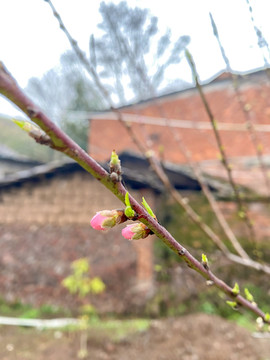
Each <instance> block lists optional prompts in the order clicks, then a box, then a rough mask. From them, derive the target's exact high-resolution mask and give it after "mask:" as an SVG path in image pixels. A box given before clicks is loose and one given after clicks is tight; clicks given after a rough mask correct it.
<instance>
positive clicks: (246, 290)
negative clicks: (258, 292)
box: [245, 288, 254, 303]
mask: <svg viewBox="0 0 270 360" xmlns="http://www.w3.org/2000/svg"><path fill="white" fill-rule="evenodd" d="M245 295H246V299H247V300H248V301H250V302H251V303H254V297H253V295H252V294H251V293H250V292H249V290H248V288H245Z"/></svg>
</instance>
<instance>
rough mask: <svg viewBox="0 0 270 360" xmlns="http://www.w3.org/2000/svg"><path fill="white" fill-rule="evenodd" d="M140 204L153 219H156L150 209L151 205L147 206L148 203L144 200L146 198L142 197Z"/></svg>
mask: <svg viewBox="0 0 270 360" xmlns="http://www.w3.org/2000/svg"><path fill="white" fill-rule="evenodd" d="M142 200H143V201H142V205H143V207H144V208H145V209H146V211H147V212H148V214H149V215H150V216H152V217H153V218H154V219H156V218H157V217H156V215H155V214H154V213H153V210H152V209H151V207H150V206H149V204H148V203H147V202H146V200H145V198H144V197H143V198H142Z"/></svg>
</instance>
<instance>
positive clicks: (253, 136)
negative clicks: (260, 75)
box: [209, 0, 270, 196]
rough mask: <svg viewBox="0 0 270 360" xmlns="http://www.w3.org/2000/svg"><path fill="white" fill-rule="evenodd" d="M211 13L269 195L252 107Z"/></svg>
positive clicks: (215, 32) (220, 47)
mask: <svg viewBox="0 0 270 360" xmlns="http://www.w3.org/2000/svg"><path fill="white" fill-rule="evenodd" d="M247 3H248V4H249V2H248V0H247ZM250 12H251V16H252V9H251V7H250ZM209 15H210V20H211V24H212V28H213V33H214V35H215V38H216V39H217V42H218V45H219V49H220V52H221V54H222V57H223V60H224V62H225V64H226V69H227V71H228V73H229V76H230V77H231V79H232V83H233V88H234V91H235V94H236V98H237V101H238V103H239V105H240V108H241V110H242V113H243V115H244V118H245V123H246V128H247V130H248V132H249V136H250V139H251V141H252V143H253V146H254V148H255V152H256V155H257V159H258V163H259V166H260V168H261V171H262V174H263V178H264V183H265V187H266V190H267V193H268V196H270V181H269V178H268V175H267V169H266V167H265V164H264V162H263V158H262V157H263V152H262V146H260V142H259V140H258V136H257V133H256V129H255V127H254V124H253V122H252V119H251V115H250V109H249V107H247V106H245V103H244V101H243V94H242V93H241V91H240V89H239V84H238V76H237V75H236V74H234V73H233V71H232V68H231V65H230V61H229V58H228V57H227V55H226V52H225V49H224V47H223V46H222V43H221V41H220V37H219V33H218V29H217V26H216V23H215V21H214V19H213V16H212V14H211V13H209ZM252 21H254V19H253V16H252ZM255 28H256V27H255V26H254V30H255V31H256V29H257V28H256V29H255ZM257 30H258V29H257ZM256 33H257V31H256ZM257 35H258V33H257ZM268 51H269V48H268ZM264 60H265V62H266V59H265V57H264Z"/></svg>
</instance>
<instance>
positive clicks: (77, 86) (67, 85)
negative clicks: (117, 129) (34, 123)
mask: <svg viewBox="0 0 270 360" xmlns="http://www.w3.org/2000/svg"><path fill="white" fill-rule="evenodd" d="M26 92H27V94H29V95H30V96H31V97H32V98H33V99H34V100H35V101H36V102H37V103H38V104H39V106H40V107H41V108H42V109H43V110H44V111H45V112H46V113H47V114H48V115H49V116H50V117H51V118H52V119H53V120H54V121H55V122H56V123H58V125H59V126H60V127H61V128H62V129H63V130H64V131H65V132H66V133H67V134H68V135H69V136H71V137H72V138H73V140H75V141H76V142H77V143H78V144H79V145H80V146H81V147H82V148H83V149H87V139H88V119H87V117H85V116H83V117H81V116H80V111H83V112H85V111H96V110H101V109H102V108H104V105H103V101H102V100H101V98H100V96H99V95H98V91H97V89H96V87H95V86H94V84H93V83H92V81H91V80H90V79H89V78H88V77H87V75H86V73H85V72H84V70H83V69H82V66H81V65H80V63H79V61H78V59H77V57H76V55H75V54H74V53H73V52H72V51H69V52H66V53H64V54H63V55H62V56H61V59H60V64H59V66H57V67H55V68H53V69H51V70H49V71H48V72H47V73H45V74H44V76H43V77H42V78H41V79H39V78H31V79H30V80H29V82H28V85H27V88H26ZM75 111H76V112H77V114H76V115H74V114H73V112H75Z"/></svg>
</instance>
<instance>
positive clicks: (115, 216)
mask: <svg viewBox="0 0 270 360" xmlns="http://www.w3.org/2000/svg"><path fill="white" fill-rule="evenodd" d="M126 220H127V218H126V216H125V214H124V212H123V210H102V211H98V212H97V213H96V215H95V216H94V217H93V218H92V220H91V221H90V224H91V226H92V228H94V229H95V230H106V229H108V228H112V227H114V226H115V225H116V224H121V223H122V222H124V221H126Z"/></svg>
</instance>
